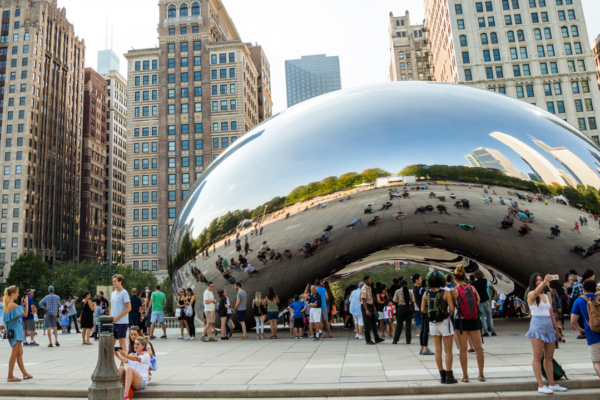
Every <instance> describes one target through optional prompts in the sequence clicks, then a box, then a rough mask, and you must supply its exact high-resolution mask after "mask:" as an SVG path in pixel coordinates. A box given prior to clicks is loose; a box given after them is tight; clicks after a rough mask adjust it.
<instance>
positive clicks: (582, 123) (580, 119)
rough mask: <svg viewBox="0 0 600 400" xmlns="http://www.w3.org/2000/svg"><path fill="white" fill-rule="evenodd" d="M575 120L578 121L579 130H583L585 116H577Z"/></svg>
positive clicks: (584, 128) (584, 127)
mask: <svg viewBox="0 0 600 400" xmlns="http://www.w3.org/2000/svg"><path fill="white" fill-rule="evenodd" d="M577 121H578V122H579V130H580V131H585V130H586V125H585V118H578V119H577Z"/></svg>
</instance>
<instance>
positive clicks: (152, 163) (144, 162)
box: [133, 158, 158, 169]
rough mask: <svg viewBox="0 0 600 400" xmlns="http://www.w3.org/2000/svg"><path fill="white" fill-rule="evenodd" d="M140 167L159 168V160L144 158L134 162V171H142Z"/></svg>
mask: <svg viewBox="0 0 600 400" xmlns="http://www.w3.org/2000/svg"><path fill="white" fill-rule="evenodd" d="M140 165H141V168H142V169H150V168H158V159H157V158H142V159H141V160H140V159H137V160H133V169H140Z"/></svg>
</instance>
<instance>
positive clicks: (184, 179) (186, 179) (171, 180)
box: [167, 172, 190, 218]
mask: <svg viewBox="0 0 600 400" xmlns="http://www.w3.org/2000/svg"><path fill="white" fill-rule="evenodd" d="M167 178H168V182H169V185H176V184H177V179H176V175H175V174H169V175H168V177H167ZM181 183H182V184H188V183H190V174H188V173H187V172H186V173H183V174H181ZM169 218H171V217H169Z"/></svg>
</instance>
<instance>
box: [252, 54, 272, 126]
mask: <svg viewBox="0 0 600 400" xmlns="http://www.w3.org/2000/svg"><path fill="white" fill-rule="evenodd" d="M246 46H248V50H250V58H251V59H252V62H253V63H254V66H255V67H256V70H257V72H258V81H257V84H256V90H257V91H258V122H259V123H260V122H263V121H265V120H267V119H269V118H271V117H272V116H273V98H272V97H271V66H270V65H269V60H268V59H267V57H266V56H265V52H264V50H263V48H262V46H259V45H254V46H253V45H252V43H246Z"/></svg>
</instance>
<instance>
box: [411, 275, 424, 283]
mask: <svg viewBox="0 0 600 400" xmlns="http://www.w3.org/2000/svg"><path fill="white" fill-rule="evenodd" d="M420 277H421V274H419V273H414V274H412V276H411V277H410V280H411V281H413V282H416V281H417V280H418V279H419V278H420Z"/></svg>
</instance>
